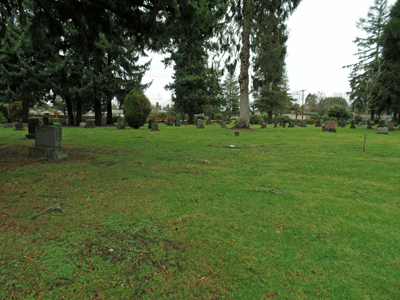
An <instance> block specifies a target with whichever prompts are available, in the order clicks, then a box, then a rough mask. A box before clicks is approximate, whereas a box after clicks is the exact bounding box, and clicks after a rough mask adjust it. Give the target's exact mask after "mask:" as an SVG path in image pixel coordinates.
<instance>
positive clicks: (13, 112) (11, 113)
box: [8, 101, 22, 120]
mask: <svg viewBox="0 0 400 300" xmlns="http://www.w3.org/2000/svg"><path fill="white" fill-rule="evenodd" d="M21 116H22V101H16V102H13V103H10V105H9V106H8V117H9V118H11V119H13V120H15V119H19V118H21Z"/></svg>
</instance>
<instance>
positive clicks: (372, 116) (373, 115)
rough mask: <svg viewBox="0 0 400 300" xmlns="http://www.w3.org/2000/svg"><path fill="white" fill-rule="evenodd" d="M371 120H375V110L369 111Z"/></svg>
mask: <svg viewBox="0 0 400 300" xmlns="http://www.w3.org/2000/svg"><path fill="white" fill-rule="evenodd" d="M371 120H375V109H371Z"/></svg>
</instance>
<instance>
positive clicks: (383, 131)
mask: <svg viewBox="0 0 400 300" xmlns="http://www.w3.org/2000/svg"><path fill="white" fill-rule="evenodd" d="M378 134H389V132H388V128H387V127H378Z"/></svg>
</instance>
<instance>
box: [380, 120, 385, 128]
mask: <svg viewBox="0 0 400 300" xmlns="http://www.w3.org/2000/svg"><path fill="white" fill-rule="evenodd" d="M378 127H386V122H385V121H384V120H379V123H378Z"/></svg>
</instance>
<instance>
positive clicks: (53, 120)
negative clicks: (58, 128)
mask: <svg viewBox="0 0 400 300" xmlns="http://www.w3.org/2000/svg"><path fill="white" fill-rule="evenodd" d="M50 123H53V124H55V123H57V124H58V123H60V124H61V122H60V119H59V118H50Z"/></svg>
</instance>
